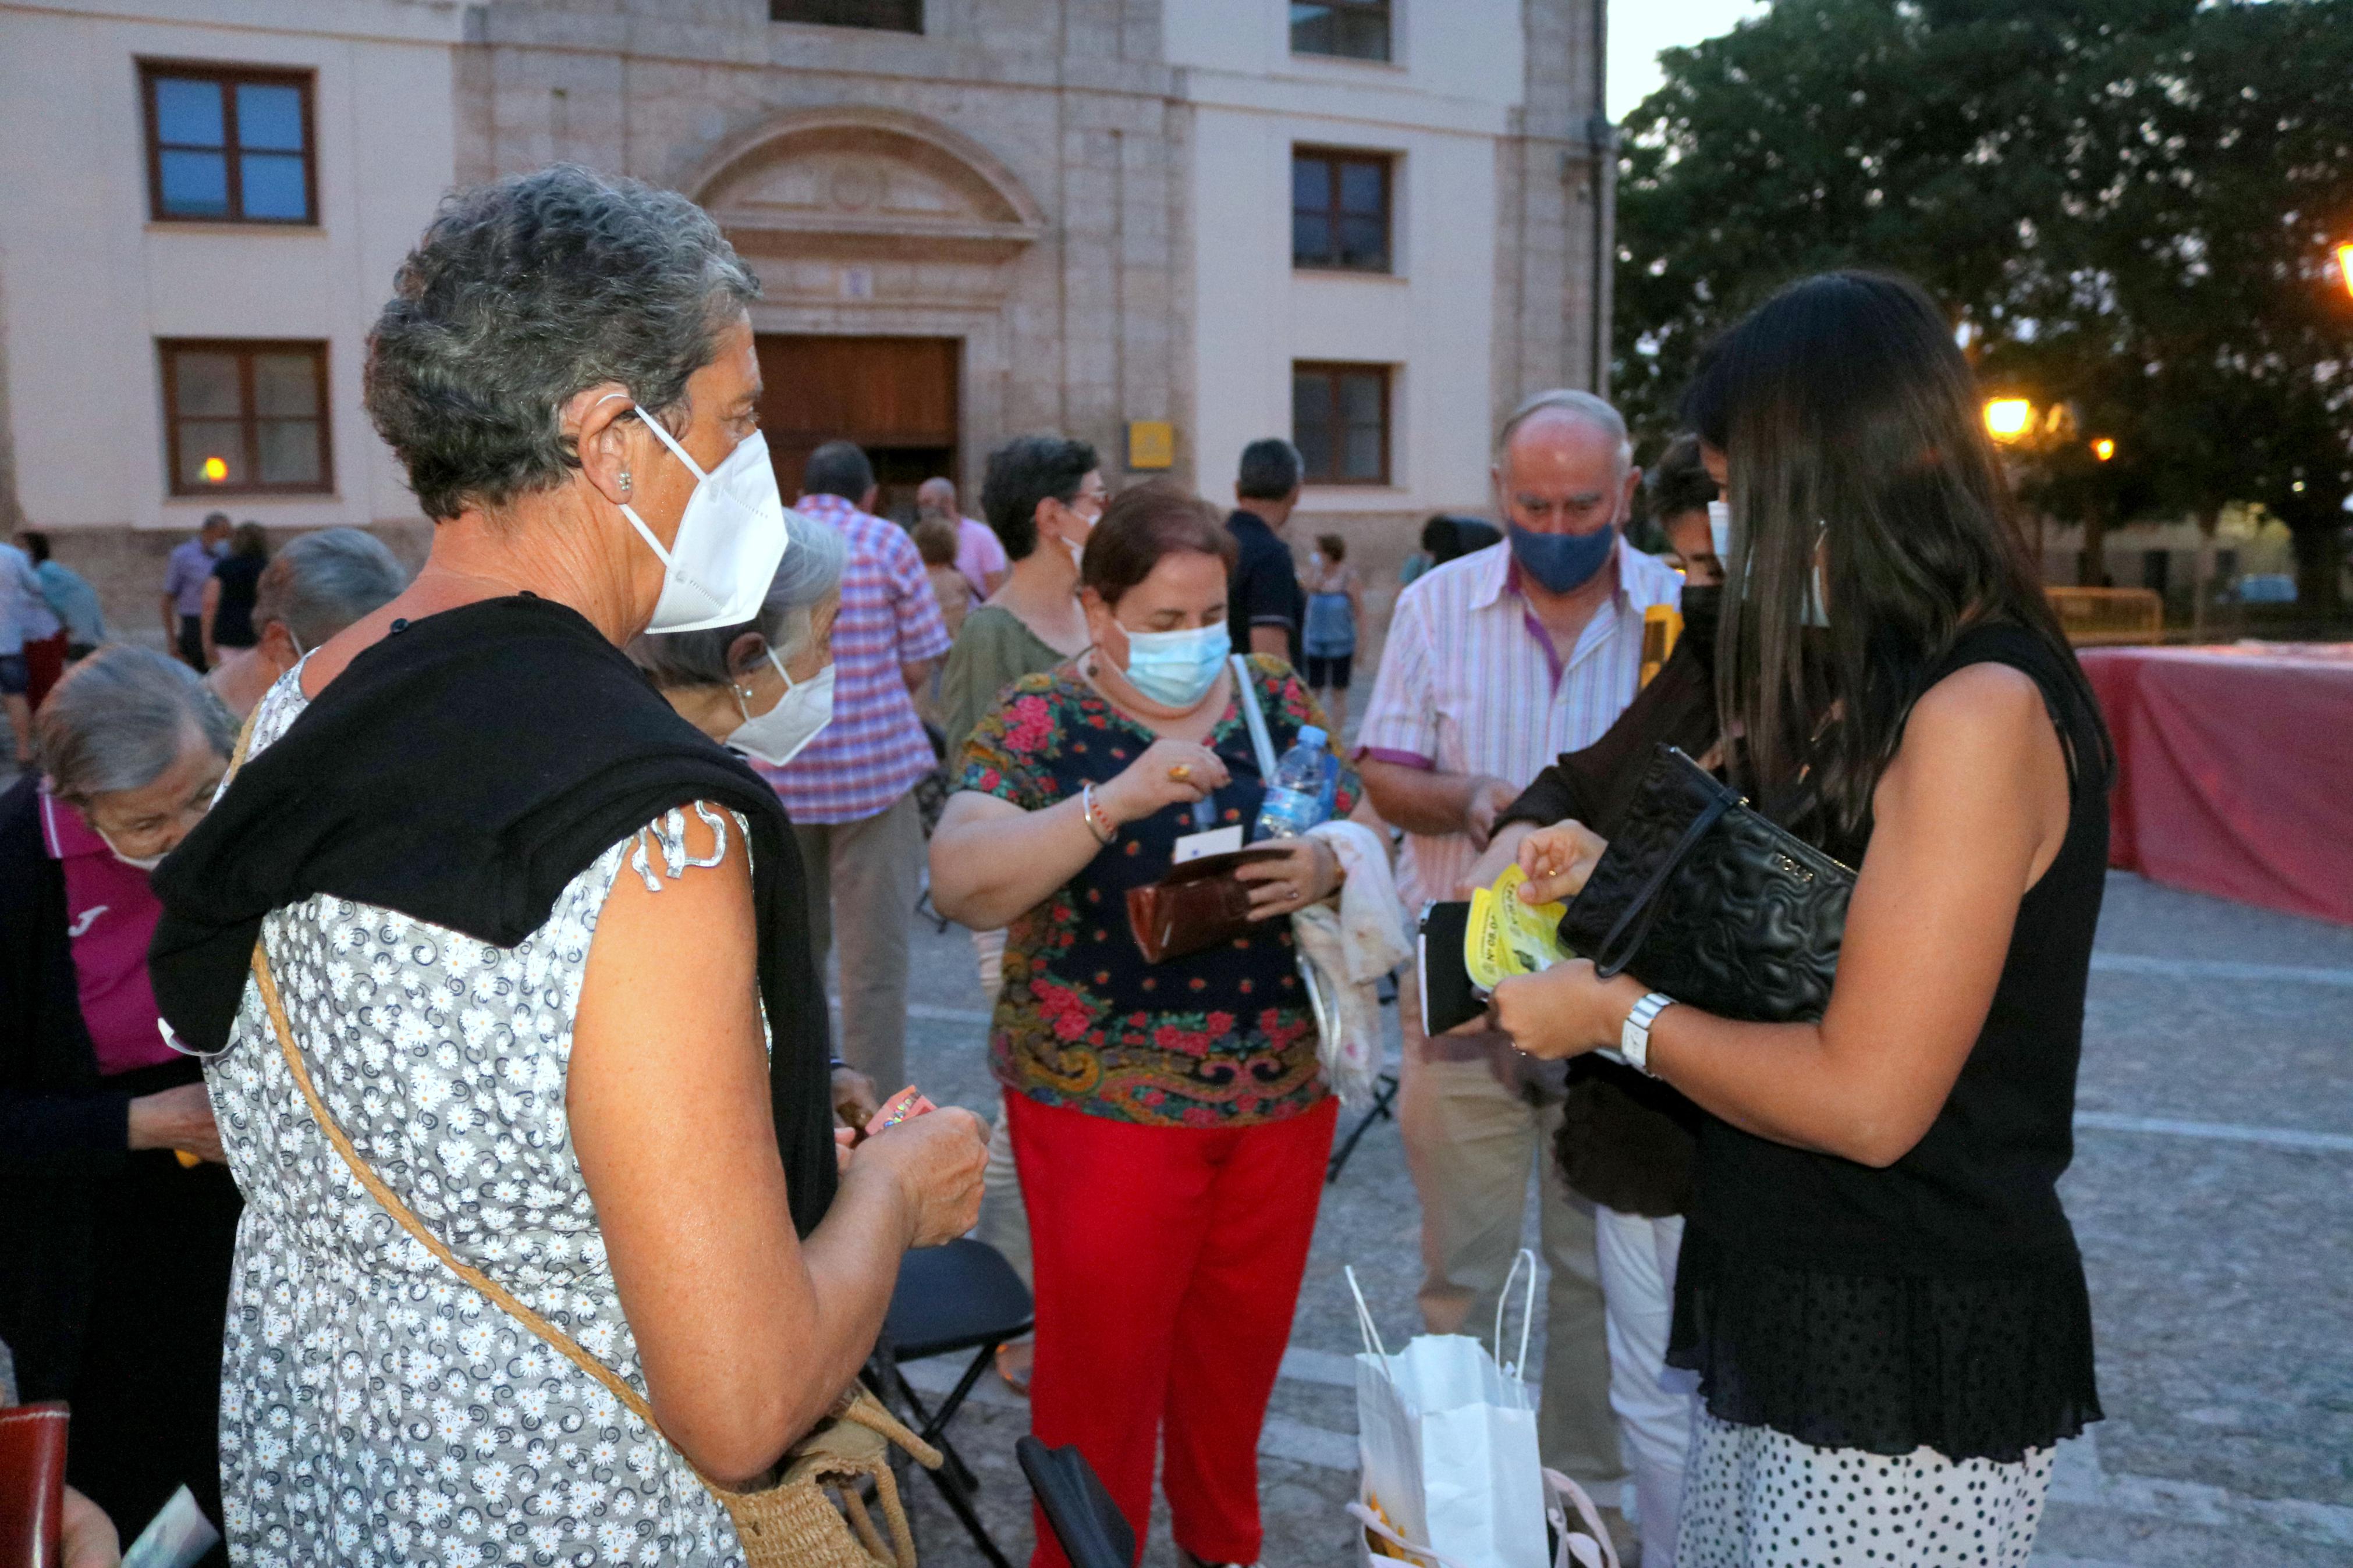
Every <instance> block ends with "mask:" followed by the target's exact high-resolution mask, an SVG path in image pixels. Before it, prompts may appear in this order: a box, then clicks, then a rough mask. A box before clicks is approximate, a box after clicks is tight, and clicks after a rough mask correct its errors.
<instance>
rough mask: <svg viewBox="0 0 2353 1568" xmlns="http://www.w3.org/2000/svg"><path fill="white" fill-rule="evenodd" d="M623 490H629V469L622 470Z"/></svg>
mask: <svg viewBox="0 0 2353 1568" xmlns="http://www.w3.org/2000/svg"><path fill="white" fill-rule="evenodd" d="M621 488H622V489H628V488H629V470H628V469H627V468H623V469H622V470H621Z"/></svg>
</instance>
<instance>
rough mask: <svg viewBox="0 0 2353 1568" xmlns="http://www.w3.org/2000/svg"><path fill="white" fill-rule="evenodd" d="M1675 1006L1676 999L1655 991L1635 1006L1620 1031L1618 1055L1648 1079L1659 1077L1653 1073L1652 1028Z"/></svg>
mask: <svg viewBox="0 0 2353 1568" xmlns="http://www.w3.org/2000/svg"><path fill="white" fill-rule="evenodd" d="M1673 1005H1675V999H1674V998H1673V997H1672V996H1670V995H1668V994H1666V993H1665V992H1663V991H1653V992H1651V994H1649V995H1648V996H1645V997H1643V998H1642V999H1641V1001H1640V1002H1637V1003H1635V1004H1634V1010H1633V1011H1632V1012H1630V1013H1629V1014H1627V1015H1626V1024H1625V1026H1624V1027H1623V1028H1621V1029H1620V1030H1619V1031H1618V1054H1619V1055H1620V1056H1622V1057H1624V1058H1626V1065H1627V1066H1628V1067H1630V1068H1633V1069H1634V1070H1635V1071H1637V1072H1640V1073H1642V1074H1644V1075H1646V1076H1648V1077H1652V1078H1655V1077H1657V1076H1658V1075H1657V1074H1655V1073H1652V1072H1651V1024H1653V1023H1654V1022H1656V1021H1657V1019H1658V1016H1659V1015H1660V1014H1662V1013H1663V1012H1665V1011H1666V1010H1667V1009H1668V1008H1670V1007H1672V1006H1673Z"/></svg>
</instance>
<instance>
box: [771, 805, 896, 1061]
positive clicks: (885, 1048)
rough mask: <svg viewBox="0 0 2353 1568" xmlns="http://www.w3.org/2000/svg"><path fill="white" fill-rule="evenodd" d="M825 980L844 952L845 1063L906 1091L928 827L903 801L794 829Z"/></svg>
mask: <svg viewBox="0 0 2353 1568" xmlns="http://www.w3.org/2000/svg"><path fill="white" fill-rule="evenodd" d="M793 837H795V838H796V839H797V840H798V841H799V843H800V850H801V867H802V869H803V871H804V873H805V875H806V876H807V885H808V921H809V950H810V951H811V952H814V953H816V954H817V956H818V965H819V973H822V972H823V965H824V963H825V962H826V954H827V952H828V951H830V950H831V949H832V948H833V947H834V945H835V943H836V941H837V939H838V940H839V945H840V949H841V963H840V971H841V973H840V991H841V1059H842V1060H843V1061H845V1062H848V1063H849V1065H850V1066H851V1067H854V1068H857V1069H858V1070H859V1071H860V1072H862V1073H864V1074H865V1075H866V1076H867V1077H868V1078H871V1079H873V1080H874V1092H875V1093H876V1094H878V1095H884V1096H888V1095H892V1094H896V1093H898V1092H899V1089H900V1088H901V1087H902V1085H904V1084H905V1083H906V1081H907V925H908V921H910V920H911V919H912V918H913V911H914V908H915V893H916V890H917V889H919V888H920V887H921V886H922V880H921V879H922V876H923V820H922V818H920V817H919V816H917V815H916V812H915V797H914V796H913V795H912V794H910V795H901V796H900V797H899V798H898V799H897V800H896V801H894V802H892V804H891V805H890V806H889V807H888V808H886V809H884V810H882V811H879V812H876V813H875V814H874V815H873V816H866V817H860V818H859V819H858V820H857V821H854V822H818V823H798V822H797V823H795V824H794V825H793Z"/></svg>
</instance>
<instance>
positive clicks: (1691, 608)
mask: <svg viewBox="0 0 2353 1568" xmlns="http://www.w3.org/2000/svg"><path fill="white" fill-rule="evenodd" d="M1723 611H1724V584H1721V583H1709V584H1704V585H1703V586H1697V587H1694V586H1693V585H1691V584H1684V586H1683V639H1684V640H1685V641H1686V642H1688V643H1690V644H1691V645H1692V652H1693V653H1694V654H1696V655H1697V656H1698V657H1699V662H1700V667H1701V668H1704V669H1705V670H1706V671H1707V672H1708V673H1709V674H1710V675H1714V674H1715V631H1716V626H1717V624H1718V622H1719V620H1720V618H1721V616H1722V615H1723Z"/></svg>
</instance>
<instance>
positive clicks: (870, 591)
mask: <svg viewBox="0 0 2353 1568" xmlns="http://www.w3.org/2000/svg"><path fill="white" fill-rule="evenodd" d="M793 510H796V511H797V512H799V513H800V514H801V515H802V516H803V517H810V518H816V519H818V520H819V521H824V522H829V523H831V524H832V525H833V526H834V527H836V528H838V529H839V530H840V531H841V533H842V537H843V539H844V540H845V541H847V542H848V543H849V560H847V561H846V562H844V563H842V569H841V614H840V615H839V616H837V617H836V618H835V620H834V623H833V666H834V670H833V681H834V685H833V721H832V722H831V723H829V724H828V725H827V726H826V727H825V728H824V729H822V730H820V731H818V736H817V739H816V740H814V741H811V742H809V743H808V748H807V750H806V751H804V752H801V754H800V755H799V756H797V757H795V758H794V759H793V760H792V761H791V762H789V763H786V764H785V765H784V766H783V767H781V768H772V767H767V766H765V765H764V764H762V763H753V764H752V765H753V766H754V767H755V768H758V769H759V771H760V773H761V774H762V775H763V776H764V777H765V778H766V779H767V781H768V782H769V783H770V784H774V785H775V786H776V798H777V799H778V800H781V801H783V802H784V803H785V810H786V812H787V813H789V814H790V815H791V816H792V819H793V820H794V821H795V822H807V823H812V824H814V823H820V822H856V821H858V820H859V819H860V818H861V817H868V816H874V815H875V814H876V813H877V812H881V811H887V810H889V809H890V808H891V806H892V805H894V804H895V803H896V802H897V801H898V798H899V797H900V796H901V795H904V794H906V793H907V792H908V791H909V790H910V789H912V788H913V787H914V784H915V781H916V780H917V779H920V778H922V777H923V775H924V774H925V773H929V772H931V771H932V768H933V767H934V764H935V763H936V761H937V759H936V758H934V756H933V755H932V743H931V742H929V741H928V740H926V739H924V738H923V721H922V720H921V719H919V718H917V717H916V716H915V703H914V700H913V698H911V697H910V696H909V695H908V694H907V681H906V677H905V676H904V675H903V674H902V673H901V672H902V668H903V667H904V666H907V665H910V664H913V663H915V662H917V661H918V660H921V659H927V658H944V657H945V655H946V653H947V651H948V628H947V626H946V623H944V622H943V621H942V620H941V619H940V602H939V600H938V599H937V598H935V597H934V595H933V594H932V581H931V579H930V578H928V577H926V576H924V575H923V557H922V556H921V555H920V554H918V553H916V551H915V542H914V541H913V540H912V539H909V538H908V537H907V531H906V530H905V529H903V528H901V527H900V526H899V525H898V524H897V523H895V522H890V521H885V520H883V519H881V518H879V517H874V516H871V515H870V514H868V513H866V512H862V511H860V510H858V509H857V508H856V507H854V506H852V505H850V504H849V502H848V501H846V500H842V499H841V498H840V497H839V496H803V497H801V499H800V500H797V501H795V502H794V503H793Z"/></svg>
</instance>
